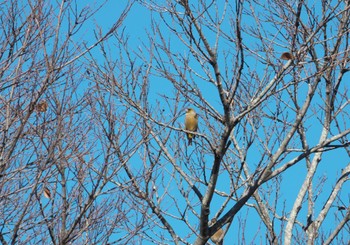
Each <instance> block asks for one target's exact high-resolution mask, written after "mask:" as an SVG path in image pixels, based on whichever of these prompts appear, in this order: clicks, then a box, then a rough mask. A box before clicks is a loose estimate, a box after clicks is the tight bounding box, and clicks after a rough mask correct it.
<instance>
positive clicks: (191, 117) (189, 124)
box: [185, 108, 198, 145]
mask: <svg viewBox="0 0 350 245" xmlns="http://www.w3.org/2000/svg"><path fill="white" fill-rule="evenodd" d="M185 129H186V130H188V131H192V132H196V131H197V129H198V114H197V113H196V112H195V111H194V110H193V109H192V108H188V109H186V117H185ZM195 136H196V135H194V134H191V133H187V139H188V145H191V144H192V139H194V137H195Z"/></svg>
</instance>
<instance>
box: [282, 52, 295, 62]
mask: <svg viewBox="0 0 350 245" xmlns="http://www.w3.org/2000/svg"><path fill="white" fill-rule="evenodd" d="M281 59H282V60H292V59H293V55H292V54H291V53H289V52H284V53H283V54H282V55H281Z"/></svg>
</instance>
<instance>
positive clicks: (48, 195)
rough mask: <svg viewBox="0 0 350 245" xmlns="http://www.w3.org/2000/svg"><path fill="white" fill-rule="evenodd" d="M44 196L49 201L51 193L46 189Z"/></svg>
mask: <svg viewBox="0 0 350 245" xmlns="http://www.w3.org/2000/svg"><path fill="white" fill-rule="evenodd" d="M44 196H45V197H46V198H48V199H51V191H50V190H49V189H48V188H47V187H45V188H44Z"/></svg>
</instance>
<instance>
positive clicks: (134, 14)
mask: <svg viewBox="0 0 350 245" xmlns="http://www.w3.org/2000/svg"><path fill="white" fill-rule="evenodd" d="M126 2H127V1H120V0H119V1H108V2H107V4H106V5H105V6H104V7H103V8H102V9H101V10H100V12H99V14H98V15H97V16H96V17H95V19H94V20H93V21H92V22H91V26H92V27H93V26H94V24H97V25H99V26H101V27H102V29H103V30H105V31H106V30H107V29H108V28H109V27H110V26H111V25H112V24H113V23H114V21H116V20H117V19H118V17H119V14H120V13H121V11H122V10H123V7H124V6H125V3H126ZM91 6H93V5H91ZM316 7H317V6H316ZM153 15H154V17H155V18H158V16H157V13H153ZM151 16H152V15H151V12H150V11H149V10H147V9H146V8H145V7H143V6H141V5H139V4H137V3H136V4H135V5H134V6H133V8H132V9H131V12H130V13H129V14H128V16H127V18H126V20H125V21H124V23H123V28H125V29H124V33H125V35H126V36H128V37H129V42H128V44H129V46H130V49H131V50H135V53H137V52H138V51H137V50H142V51H144V52H145V53H144V54H145V55H146V54H147V52H146V48H147V45H149V41H148V36H147V35H148V34H149V35H151V36H152V31H151V30H150V27H151ZM159 24H160V26H162V27H164V25H163V24H162V23H161V21H160V22H159ZM245 24H247V25H248V24H249V22H248V21H247V22H246V23H245ZM93 30H94V28H91V29H87V30H86V32H85V34H84V37H83V38H84V39H85V40H89V38H91V40H92V39H93V32H92V31H93ZM119 33H121V29H120V31H119ZM162 34H163V35H164V36H166V37H169V38H170V40H171V45H172V46H175V48H174V50H176V51H177V52H178V53H179V54H182V55H184V56H186V55H189V51H188V50H186V49H185V48H184V46H183V45H182V44H181V43H180V42H179V40H177V38H176V37H175V36H174V35H172V34H171V33H170V32H169V31H168V30H167V29H165V28H162ZM86 37H87V39H86ZM209 40H210V41H211V40H214V37H213V36H212V37H209ZM248 44H249V43H248ZM220 45H222V49H225V48H226V47H227V46H226V45H228V43H225V42H223V43H220ZM251 45H252V46H254V45H256V44H255V43H254V40H253V39H252V43H251ZM115 48H117V46H115ZM273 48H275V52H276V53H278V55H276V56H277V57H279V54H280V53H282V52H285V51H286V50H285V49H284V47H279V46H276V47H273ZM111 50H113V46H112V49H111ZM92 53H93V54H94V55H95V57H96V58H98V57H99V50H98V48H96V49H94V50H93V52H92ZM110 55H111V56H112V57H113V56H114V55H116V56H117V55H118V50H116V53H115V54H110ZM135 56H136V54H135ZM247 60H248V61H252V63H253V64H252V68H253V69H258V70H259V68H260V69H261V73H259V74H258V75H259V76H261V77H262V74H263V73H264V72H263V71H264V69H265V67H264V66H263V65H261V64H258V65H256V66H254V65H255V64H254V62H253V58H249V57H248V58H247ZM276 62H277V61H276ZM223 64H224V62H223ZM190 65H192V66H193V68H194V69H198V72H199V73H200V72H201V71H200V66H199V65H198V64H196V63H195V62H194V63H193V64H190ZM270 72H271V71H270ZM150 79H151V80H152V81H151V83H150V84H151V85H150V86H151V87H150V88H151V90H150V94H151V97H150V100H151V101H152V102H153V103H154V104H155V105H154V106H156V103H157V102H160V103H162V102H164V101H163V100H162V98H161V95H169V96H174V91H173V87H172V85H171V84H170V83H169V82H168V81H167V80H166V79H164V78H161V77H159V76H151V77H150ZM301 86H305V89H306V87H307V86H306V85H305V84H304V85H301ZM198 87H199V88H200V90H201V91H202V92H203V95H204V96H205V97H206V99H207V100H208V101H210V103H212V104H213V105H214V106H215V109H217V110H218V111H222V108H221V107H220V103H219V97H218V93H217V91H215V86H213V85H212V84H208V83H199V85H198ZM304 96H305V94H303V93H302V92H301V93H300V98H301V100H302V99H303V97H304ZM161 105H162V106H163V108H164V110H165V112H164V113H168V114H169V115H170V109H169V108H168V107H167V105H165V104H161ZM181 106H183V107H186V106H188V103H187V102H186V101H185V100H184V99H182V100H181ZM271 107H273V106H272V105H271ZM199 114H200V116H201V112H199ZM165 118H167V119H168V120H171V118H169V117H165ZM183 120H184V119H183V117H180V118H179V119H178V121H177V124H176V126H178V127H180V126H181V125H182V123H183ZM262 123H264V122H262ZM308 126H309V131H308V133H309V136H310V142H309V143H310V144H312V143H314V144H315V143H317V141H318V138H319V129H320V128H321V126H322V125H320V124H319V123H317V122H316V121H312V123H311V124H310V125H308ZM200 129H201V132H208V131H207V129H206V128H205V125H204V123H202V122H201V125H200ZM208 133H209V132H208ZM237 134H239V132H238V133H237ZM252 150H258V148H254V147H253V148H252ZM206 160H207V164H208V166H210V165H211V159H210V157H208V159H206ZM248 160H250V161H251V162H252V163H257V162H259V160H260V159H259V155H258V156H257V157H256V156H255V155H254V154H250V155H248ZM347 162H348V159H347V157H346V155H345V154H344V152H343V151H342V150H336V151H334V152H332V153H328V154H327V155H325V156H324V158H323V159H322V162H321V164H320V166H319V169H318V171H317V177H316V178H315V180H317V179H318V178H323V177H325V178H327V179H328V181H327V183H328V184H325V185H324V187H322V189H320V193H319V198H318V200H321V201H319V202H316V205H317V206H316V208H315V210H316V214H318V211H319V210H320V209H321V208H322V206H323V202H322V200H324V198H326V197H327V196H328V194H329V192H330V191H331V189H332V186H333V185H334V184H335V181H334V176H339V174H340V173H339V170H340V169H341V168H342V167H339V166H338V165H342V164H343V165H344V166H345V164H347ZM253 165H254V164H253ZM334 165H336V166H338V167H335V168H333V167H332V166H334ZM207 174H209V170H208V171H207ZM305 175H306V168H305V162H304V161H302V162H300V163H298V164H297V165H296V166H294V167H292V168H290V169H289V170H288V171H287V172H286V173H285V174H283V175H282V177H281V179H279V181H281V200H283V201H284V200H286V202H285V203H280V205H281V207H282V208H285V212H287V213H288V212H289V211H290V209H291V207H292V205H293V203H294V200H295V197H296V195H297V193H298V190H299V188H300V186H301V184H302V182H303V180H304V177H305ZM226 182H227V179H226V178H223V176H222V178H219V181H218V186H217V187H218V189H219V190H220V189H225V188H227V185H226ZM332 183H333V184H332ZM264 186H266V184H265V185H264ZM264 186H263V187H264ZM347 186H348V187H350V186H349V184H348V185H347ZM175 187H176V186H174V187H173V188H175ZM346 189H349V188H344V190H346ZM171 190H172V191H176V190H175V189H171ZM342 195H343V196H344V197H345V199H346V197H348V193H346V192H345V191H343V194H342ZM223 200H224V199H223V198H220V197H218V196H215V197H214V199H213V202H212V213H211V215H213V214H214V213H215V211H216V210H218V209H219V208H220V206H221V204H222V201H223ZM231 203H232V204H233V202H231ZM165 206H167V207H169V208H171V207H172V204H171V200H169V201H168V202H166V203H165ZM282 208H280V211H281V212H282ZM303 212H306V210H304V209H303V210H302V211H301V213H303ZM246 216H247V217H248V219H247V222H246V224H245V225H244V229H245V243H247V244H249V243H250V241H251V240H252V239H254V238H255V236H256V235H257V236H258V237H260V238H259V239H257V240H258V241H261V244H265V241H266V240H265V232H264V231H265V228H264V225H263V224H262V223H261V222H260V219H258V218H257V217H256V212H255V211H254V210H253V209H248V208H243V209H242V210H241V211H240V212H239V214H238V215H237V216H236V217H235V221H234V223H233V225H232V226H231V228H230V230H229V232H228V234H227V236H226V237H225V242H226V244H239V243H238V242H239V241H242V243H244V242H243V240H242V237H239V235H240V234H241V233H240V232H237V230H239V229H242V226H243V223H242V220H244V219H245V217H246ZM301 217H305V215H304V216H303V215H302V216H301ZM301 221H303V222H306V220H301ZM332 223H333V217H329V219H328V222H327V225H329V226H330V227H331V226H332ZM173 224H174V228H175V230H176V231H177V232H179V235H180V236H181V232H182V230H183V227H182V224H181V222H175V221H174V222H173ZM195 224H196V220H195V219H194V218H193V220H192V225H195ZM327 225H325V226H324V228H326V227H327ZM277 230H278V228H277ZM187 233H188V230H186V234H185V233H184V234H183V235H187ZM257 233H258V234H257ZM192 239H193V237H192ZM227 241H228V242H227ZM229 241H232V243H230V242H229ZM191 242H193V241H191ZM144 244H147V243H144Z"/></svg>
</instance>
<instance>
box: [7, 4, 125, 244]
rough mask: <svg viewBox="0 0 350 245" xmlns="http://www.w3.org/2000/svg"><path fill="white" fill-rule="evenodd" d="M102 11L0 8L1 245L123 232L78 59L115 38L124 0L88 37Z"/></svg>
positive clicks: (94, 239) (98, 239)
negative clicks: (105, 26)
mask: <svg viewBox="0 0 350 245" xmlns="http://www.w3.org/2000/svg"><path fill="white" fill-rule="evenodd" d="M103 5H104V3H102V4H101V3H95V4H91V5H86V6H83V5H81V4H80V3H79V1H61V2H51V1H49V2H48V1H41V0H37V1H32V0H28V1H2V2H1V17H0V18H1V22H0V23H1V52H0V62H1V66H0V69H1V70H0V76H1V84H0V91H1V97H0V100H1V103H0V106H1V115H0V117H1V119H0V122H1V124H0V125H1V126H0V127H1V132H0V133H1V137H0V139H1V143H0V157H1V158H0V210H1V211H0V241H1V243H2V244H72V243H80V244H83V243H85V244H97V243H106V242H107V241H108V239H109V237H110V236H111V234H112V232H113V229H115V228H116V227H119V226H123V222H122V221H123V220H124V219H125V217H126V215H127V213H128V210H126V209H125V210H123V212H117V210H120V209H121V205H119V203H121V202H122V201H121V196H120V195H121V193H120V191H116V189H115V188H112V187H110V186H108V184H109V178H110V177H109V174H110V172H113V171H118V169H117V167H110V168H108V167H107V166H108V164H110V163H111V162H112V161H115V160H114V158H112V157H111V155H110V152H109V151H108V149H104V150H105V151H102V149H101V147H99V145H100V144H101V143H99V139H100V138H99V135H98V134H96V132H97V130H95V128H94V124H93V123H92V119H93V117H92V116H93V114H92V111H91V110H90V107H89V104H90V103H91V102H90V101H89V100H87V99H86V98H87V93H88V91H84V90H83V89H84V86H85V84H84V80H85V78H84V77H85V70H86V66H85V65H84V62H83V59H82V58H83V57H84V55H86V54H87V53H88V52H91V50H92V49H93V48H94V47H96V46H97V45H98V44H99V43H101V42H104V41H105V40H107V39H108V38H109V37H110V36H111V35H112V33H113V32H115V31H117V29H118V27H120V26H121V24H122V22H123V20H124V18H125V16H126V14H127V13H128V11H129V9H130V7H131V5H132V3H131V2H130V4H128V5H127V6H124V10H123V11H122V12H121V14H120V16H119V17H116V22H115V24H113V25H112V26H111V27H109V29H108V30H105V31H102V30H101V32H96V35H95V37H94V36H93V32H92V31H91V32H90V33H88V34H87V32H86V29H87V28H90V27H91V23H93V22H92V20H93V19H92V18H93V17H94V16H95V14H96V13H97V12H98V11H99V10H100V9H101V8H102V7H103ZM97 28H98V26H96V30H97ZM84 35H90V37H86V36H84ZM82 40H85V41H82ZM85 87H86V86H85ZM111 213H112V214H111ZM110 214H111V215H110ZM106 224H108V225H106ZM125 236H128V235H127V234H125Z"/></svg>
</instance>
